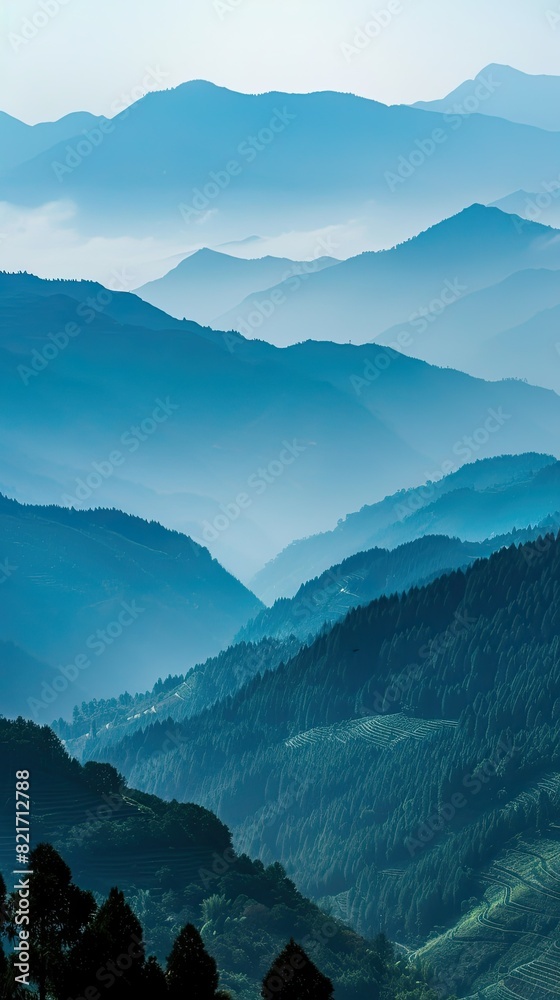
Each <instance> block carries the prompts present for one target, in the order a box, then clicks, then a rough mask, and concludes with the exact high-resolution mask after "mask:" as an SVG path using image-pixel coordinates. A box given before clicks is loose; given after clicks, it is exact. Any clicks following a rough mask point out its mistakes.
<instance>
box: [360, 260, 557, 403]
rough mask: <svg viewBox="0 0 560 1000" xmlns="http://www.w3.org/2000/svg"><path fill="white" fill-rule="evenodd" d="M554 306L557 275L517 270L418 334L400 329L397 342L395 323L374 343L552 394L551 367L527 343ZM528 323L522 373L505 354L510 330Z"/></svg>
mask: <svg viewBox="0 0 560 1000" xmlns="http://www.w3.org/2000/svg"><path fill="white" fill-rule="evenodd" d="M558 305H560V272H558V271H548V270H528V271H517V272H516V273H515V274H513V275H511V276H510V277H509V278H506V279H505V280H504V281H500V282H498V283H497V284H495V285H492V286H490V287H489V288H484V289H482V290H480V291H476V292H472V293H471V294H470V295H469V294H467V295H465V296H464V297H462V298H460V299H458V300H457V301H456V302H454V303H453V304H452V305H450V306H448V307H447V308H446V309H445V311H444V312H442V313H439V314H438V315H437V316H436V315H435V314H434V315H432V316H428V317H427V322H426V323H425V329H422V330H421V332H420V331H418V332H416V331H415V329H414V327H413V326H412V325H410V324H409V325H408V326H407V327H405V330H406V331H407V332H408V333H409V336H408V337H407V338H403V337H402V333H403V332H404V331H403V327H402V325H401V324H398V325H397V326H394V327H392V328H391V329H389V330H386V331H385V332H384V333H382V334H381V335H380V336H379V338H378V342H379V343H381V344H385V345H388V346H390V347H393V348H394V349H397V350H398V349H400V350H401V351H402V352H403V353H404V354H408V355H409V356H410V357H414V358H421V359H422V360H424V361H427V362H428V363H429V364H435V365H442V366H449V367H451V368H458V369H459V370H460V371H468V372H469V373H470V374H472V375H476V376H477V377H479V378H491V379H494V378H496V379H498V378H505V377H508V376H512V375H513V376H516V377H518V378H528V380H529V381H530V382H532V383H534V384H536V385H545V386H546V387H547V388H554V389H555V390H557V389H558V388H559V387H560V382H559V380H558V379H555V377H554V376H555V367H556V366H555V365H552V364H551V358H550V356H549V355H547V353H546V352H545V351H544V350H539V349H538V347H539V345H538V342H537V343H534V342H533V340H532V339H531V328H532V326H533V325H534V324H537V325H538V323H539V322H540V317H541V316H542V314H543V312H544V311H546V310H551V309H554V308H555V307H556V306H558ZM529 321H532V323H530V326H529V328H528V331H527V336H526V338H525V341H524V343H523V345H522V347H521V345H520V350H521V349H523V351H524V358H525V360H527V361H528V362H529V367H528V368H527V367H525V368H524V367H523V361H522V360H521V358H520V357H519V352H517V353H513V352H512V353H510V351H509V350H508V339H509V336H510V331H512V333H513V328H515V327H518V326H520V325H522V324H524V323H528V322H529ZM502 335H503V337H502ZM496 337H500V338H501V339H503V343H502V345H501V346H502V355H501V358H500V357H498V355H497V354H496V357H495V358H494V359H492V358H491V357H490V356H488V352H489V351H491V350H492V345H493V344H494V343H495V342H496V340H495V338H496ZM512 346H513V345H512Z"/></svg>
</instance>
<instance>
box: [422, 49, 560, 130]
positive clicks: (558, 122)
mask: <svg viewBox="0 0 560 1000" xmlns="http://www.w3.org/2000/svg"><path fill="white" fill-rule="evenodd" d="M559 103H560V76H550V75H549V76H546V75H544V74H541V75H533V74H529V73H522V72H521V71H520V70H518V69H513V68H512V67H511V66H504V65H500V64H498V63H492V64H491V65H490V66H486V67H485V68H484V69H483V70H481V71H480V73H477V74H476V76H475V78H474V80H466V81H465V82H464V83H462V84H461V85H460V86H459V87H457V88H456V90H453V91H451V93H450V94H448V95H447V97H444V98H442V99H441V100H439V101H437V100H436V101H417V102H416V104H413V105H412V106H413V107H415V108H422V109H423V110H424V111H441V112H443V113H446V114H454V113H457V112H458V113H459V114H464V115H469V114H473V113H476V114H481V115H489V116H491V117H498V118H506V119H507V120H508V121H512V122H518V123H519V124H523V125H532V126H535V127H536V128H544V129H549V130H550V131H555V132H557V131H559V130H560V111H559V110H558V107H559ZM458 109H459V110H458Z"/></svg>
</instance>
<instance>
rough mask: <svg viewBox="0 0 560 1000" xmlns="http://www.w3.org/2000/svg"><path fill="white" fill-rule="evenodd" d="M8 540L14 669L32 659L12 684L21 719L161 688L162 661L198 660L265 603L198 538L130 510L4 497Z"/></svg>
mask: <svg viewBox="0 0 560 1000" xmlns="http://www.w3.org/2000/svg"><path fill="white" fill-rule="evenodd" d="M0 535H1V537H2V552H3V556H4V563H3V567H2V622H1V625H0V642H2V643H3V647H2V648H3V654H4V668H5V669H6V670H8V671H9V672H11V671H12V670H13V671H14V672H15V670H16V668H17V666H18V665H20V666H21V665H22V663H23V662H24V661H25V658H26V657H27V658H28V660H29V662H27V663H25V667H26V670H25V676H26V684H25V685H24V686H23V687H22V686H21V685H19V684H14V683H9V682H8V681H7V680H5V682H4V694H3V711H4V713H5V714H9V715H12V716H15V715H18V714H21V715H24V716H27V717H30V718H33V719H34V720H35V721H38V722H40V723H42V724H43V723H45V722H49V721H50V720H52V719H53V718H54V717H55V716H57V717H58V716H59V715H65V716H68V715H71V713H72V708H73V706H74V705H75V704H77V703H79V702H81V701H83V700H84V699H85V700H86V701H89V700H91V699H92V698H94V697H99V696H103V697H108V696H110V695H118V694H120V693H121V692H122V691H123V690H125V689H130V690H132V691H138V690H142V689H143V688H146V687H149V686H151V683H153V676H154V671H157V669H158V666H157V664H158V663H160V664H161V663H163V664H165V670H164V672H170V671H172V670H185V669H186V668H188V667H192V666H194V664H195V663H197V662H198V661H200V660H203V659H206V658H207V657H208V656H209V655H212V654H214V653H217V652H219V651H220V649H222V648H223V647H224V646H227V645H228V643H229V642H231V640H232V639H233V637H234V635H235V633H236V632H237V631H238V629H239V628H240V626H241V625H243V624H245V623H246V622H247V621H248V619H249V618H250V617H252V616H253V614H254V613H255V611H256V610H258V609H259V608H260V606H261V605H260V602H259V601H258V600H257V598H255V597H254V595H253V594H251V593H250V592H249V591H248V590H246V589H245V587H243V586H242V585H241V584H240V583H239V582H238V581H237V580H235V579H234V578H233V577H231V576H230V575H229V574H228V573H227V572H226V571H225V570H224V569H223V568H222V567H221V566H220V565H219V564H218V563H217V562H216V561H215V560H213V559H212V558H211V556H210V554H209V552H208V551H207V550H206V549H204V548H201V547H200V546H198V545H196V543H194V542H193V541H192V540H191V539H190V538H186V537H185V536H183V535H180V534H177V533H176V532H171V531H168V530H166V529H164V528H162V527H161V526H160V525H159V524H156V523H152V524H148V523H147V522H145V521H141V520H140V519H139V518H133V517H129V516H127V515H125V514H122V513H120V512H119V511H110V510H101V509H99V510H92V511H79V510H65V509H64V508H62V507H28V506H22V505H20V504H18V503H16V502H15V501H13V500H7V499H6V498H5V497H0ZM8 644H11V646H9V645H8ZM31 657H32V658H33V660H34V661H35V662H31ZM65 681H66V683H65ZM53 684H54V694H53Z"/></svg>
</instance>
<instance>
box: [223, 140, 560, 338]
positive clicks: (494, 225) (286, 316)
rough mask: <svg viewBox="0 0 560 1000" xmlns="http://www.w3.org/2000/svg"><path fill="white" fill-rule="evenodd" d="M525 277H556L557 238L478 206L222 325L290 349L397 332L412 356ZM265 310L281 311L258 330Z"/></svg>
mask: <svg viewBox="0 0 560 1000" xmlns="http://www.w3.org/2000/svg"><path fill="white" fill-rule="evenodd" d="M559 138H560V136H559ZM528 268H530V269H533V268H535V269H539V268H548V269H551V270H558V269H559V268H560V241H559V240H558V232H557V230H554V229H550V228H549V227H547V226H543V225H541V224H540V223H538V222H530V221H527V220H519V219H516V218H515V217H514V216H511V215H508V214H506V213H504V212H501V211H500V210H499V209H497V208H489V207H487V206H484V205H479V204H475V205H471V206H470V207H469V208H467V209H465V210H464V211H462V212H460V213H459V214H458V215H455V216H453V217H451V218H447V219H445V220H444V221H443V222H440V223H438V224H437V225H434V226H432V227H431V228H430V229H428V230H426V231H424V232H421V233H420V234H419V235H418V236H415V237H414V238H412V239H410V240H408V241H406V242H404V243H400V244H399V245H397V246H395V247H394V248H393V249H391V250H385V251H380V252H377V253H364V254H361V255H360V256H358V257H352V258H350V259H348V260H344V261H342V262H341V263H340V264H338V265H337V266H336V268H334V269H331V270H329V271H328V272H323V273H321V272H320V273H318V274H312V275H310V276H309V278H308V279H307V281H306V282H305V283H304V284H302V286H301V287H300V288H298V289H297V291H295V292H292V291H291V289H290V287H289V284H288V282H284V283H283V284H280V285H277V286H276V287H274V288H271V289H268V290H266V291H265V292H264V293H261V294H260V296H250V297H249V298H248V299H247V300H245V302H242V303H239V304H238V305H237V306H236V307H235V308H234V309H233V310H230V312H228V313H226V314H225V315H223V316H220V317H219V319H218V324H217V325H219V326H221V327H225V328H228V329H229V328H230V327H232V328H234V329H237V328H239V323H240V320H241V321H242V322H243V327H242V328H241V332H242V333H243V334H244V335H245V336H255V337H261V338H263V339H266V340H269V341H272V342H273V343H275V344H277V345H279V346H284V345H286V344H289V343H294V342H296V341H298V340H305V339H306V337H308V336H309V334H310V333H311V334H312V335H313V337H314V338H315V339H321V340H331V341H335V342H339V343H342V342H347V341H348V340H351V341H352V342H354V343H366V342H367V343H370V342H372V341H375V339H376V338H377V336H378V335H383V334H384V333H385V332H386V331H387V330H388V329H389V328H391V327H394V326H395V325H396V324H399V325H400V326H401V331H400V332H402V335H403V338H404V339H403V349H404V350H406V346H407V345H410V344H411V342H414V343H417V342H419V343H421V341H422V336H423V335H424V333H425V332H426V331H429V330H430V328H431V327H432V326H434V328H436V327H437V324H438V320H439V317H440V316H441V315H442V314H445V312H446V310H447V309H448V308H450V307H453V305H454V304H455V303H457V302H459V301H460V300H462V299H463V298H464V297H465V296H468V295H471V294H472V293H474V292H477V291H480V290H481V289H484V288H488V287H489V286H490V285H494V284H496V283H497V282H501V281H504V280H505V279H507V278H509V277H510V276H511V275H512V274H514V273H516V272H519V271H525V270H526V269H528ZM259 300H264V301H265V302H274V301H281V305H280V306H278V308H274V309H270V310H269V315H267V316H266V318H264V319H262V320H261V321H260V322H259V323H258V325H257V326H256V328H255V326H254V325H253V329H252V322H251V316H252V315H253V314H254V312H255V310H257V312H258V301H259ZM479 322H480V323H483V322H484V317H483V315H481V316H480V317H479ZM381 339H383V337H381Z"/></svg>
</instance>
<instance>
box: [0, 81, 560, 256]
mask: <svg viewBox="0 0 560 1000" xmlns="http://www.w3.org/2000/svg"><path fill="white" fill-rule="evenodd" d="M479 103H480V108H479V110H480V111H483V109H484V107H485V102H484V101H480V102H479ZM487 103H489V102H487ZM69 124H71V123H69V122H67V121H66V120H64V119H63V120H62V123H51V124H44V125H36V126H33V127H32V131H31V137H30V136H29V135H28V133H29V128H30V127H29V126H23V125H22V123H19V127H18V126H17V125H14V122H13V120H5V119H0V146H1V147H2V148H5V147H6V146H7V147H8V148H10V149H11V153H10V157H9V158H8V159H5V161H4V169H3V170H0V181H1V183H2V192H3V199H4V200H5V201H6V202H8V203H9V204H12V205H16V206H19V207H23V208H25V207H27V208H33V207H38V206H41V205H44V204H52V203H56V202H58V201H60V200H61V199H62V200H64V202H65V203H66V204H68V203H69V202H70V203H71V204H72V205H74V206H76V214H77V217H76V225H77V227H78V229H79V231H80V233H81V234H82V235H83V237H84V238H86V239H87V238H88V237H90V236H93V235H99V234H101V233H102V234H103V235H104V236H106V237H113V236H114V237H119V236H122V235H123V233H126V234H127V235H128V236H134V237H137V238H140V239H142V238H145V237H146V236H147V235H148V234H149V235H152V234H153V233H154V232H157V233H158V236H159V238H160V239H161V240H162V241H163V242H165V243H167V244H168V245H169V253H171V252H175V251H176V248H177V246H178V244H180V242H181V237H182V242H183V243H184V245H185V246H186V247H193V248H194V247H196V246H199V245H200V242H201V240H200V226H201V225H203V226H204V243H205V244H207V245H213V246H216V245H219V244H223V243H228V242H231V241H235V240H239V239H243V238H245V237H247V235H248V234H252V233H255V232H264V233H278V232H284V233H285V232H290V231H293V232H294V233H297V234H303V235H304V236H305V234H308V235H307V237H306V242H308V244H309V247H308V250H307V253H305V254H302V253H301V252H300V253H298V254H295V253H290V254H289V256H299V257H302V256H303V257H307V256H315V255H316V249H315V247H316V244H317V238H318V237H317V234H318V233H321V232H323V231H324V230H325V228H327V227H334V228H335V229H337V230H338V233H337V232H334V233H333V236H334V239H335V242H336V241H337V235H338V237H339V239H340V240H342V241H343V243H344V248H345V246H346V245H347V243H349V245H352V243H353V244H354V245H355V243H356V240H357V239H359V242H360V244H361V246H362V247H363V248H366V247H374V248H376V249H378V248H381V247H388V246H392V245H394V244H395V243H398V242H400V241H402V240H403V239H407V238H409V237H411V236H412V235H414V234H415V233H418V232H420V231H422V230H423V229H426V228H427V227H429V226H431V225H433V224H434V223H436V222H438V221H439V220H441V219H442V218H444V217H446V216H450V215H453V214H454V213H456V212H458V211H461V210H462V209H464V208H465V207H466V206H467V205H470V204H472V203H473V202H484V203H488V202H494V201H496V200H497V199H499V198H502V197H505V196H506V195H508V194H510V193H511V192H512V191H515V190H519V189H520V188H522V187H526V188H529V189H530V188H532V187H537V186H538V184H539V183H540V182H541V180H542V178H543V177H553V176H556V175H557V172H558V166H557V164H558V159H559V156H560V137H559V136H558V134H556V133H554V132H550V131H544V130H542V129H536V128H534V127H529V126H526V125H520V124H516V123H513V122H510V121H505V120H503V119H500V118H495V117H494V118H491V117H489V116H488V115H485V114H483V113H476V114H470V115H468V116H467V117H466V118H465V117H463V116H461V115H446V114H442V113H441V112H439V111H438V112H432V111H425V110H421V109H419V108H410V107H406V106H402V105H401V106H392V107H386V106H385V105H383V104H380V103H378V102H375V101H370V100H366V99H364V98H360V97H355V96H353V95H351V94H338V93H333V92H322V93H312V94H283V93H267V94H260V95H247V94H237V93H234V92H232V91H229V90H227V89H225V88H220V87H216V86H214V85H212V84H210V83H207V82H205V81H200V80H198V81H190V82H188V83H185V84H182V85H181V86H179V87H177V88H175V89H171V90H166V91H158V92H151V93H148V94H146V96H144V97H143V98H142V99H140V100H139V101H138V102H137V103H136V104H134V105H132V106H131V107H130V108H128V109H127V111H126V112H125V113H124V114H118V115H116V116H115V117H113V118H111V119H105V118H102V117H98V118H96V119H95V120H94V121H93V122H92V121H91V120H90V119H87V125H84V121H83V119H82V117H81V116H79V117H78V118H77V119H76V131H75V133H74V135H68V129H67V126H68V125H69ZM271 125H272V127H271ZM36 130H38V131H39V133H40V140H39V139H38V140H35V138H34V136H35V131H36ZM88 133H89V134H90V136H91V138H88ZM44 134H46V135H48V136H49V138H47V139H46V140H45V138H44ZM434 134H435V135H436V137H437V138H436V139H434V138H433V136H434ZM259 135H261V136H262V137H264V141H263V140H259V138H258V136H259ZM419 156H420V157H421V162H420V166H421V169H418V168H417V167H416V166H415V165H414V161H415V160H416V161H418V158H419ZM228 168H229V169H228ZM287 192H289V197H286V193H287ZM346 226H349V228H350V230H351V234H350V236H349V237H347V236H346V235H345V232H344V230H345V227H346ZM172 247H173V248H174V249H173V250H172ZM344 248H343V249H344ZM350 252H355V251H350ZM343 255H344V252H341V253H336V251H335V256H343ZM163 256H165V253H164V254H163ZM69 259H70V258H69Z"/></svg>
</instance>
